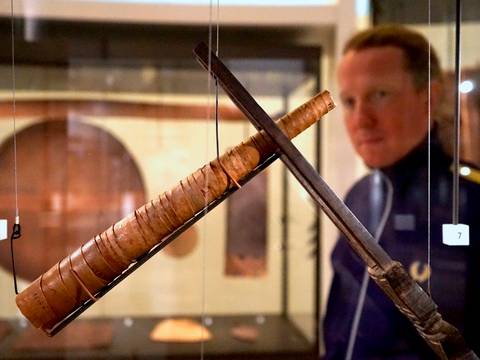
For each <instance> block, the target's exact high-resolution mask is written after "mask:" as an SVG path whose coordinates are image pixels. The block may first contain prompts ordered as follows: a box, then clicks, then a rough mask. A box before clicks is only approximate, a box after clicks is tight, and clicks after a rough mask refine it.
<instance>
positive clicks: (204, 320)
mask: <svg viewBox="0 0 480 360" xmlns="http://www.w3.org/2000/svg"><path fill="white" fill-rule="evenodd" d="M212 1H213V0H210V4H209V18H208V50H209V51H208V71H207V88H208V91H207V93H208V95H207V128H206V131H207V136H206V138H207V159H208V144H209V143H210V140H209V124H210V120H211V110H210V104H211V93H212V82H211V75H210V72H211V68H212V56H211V51H212V38H213V34H212V33H213V30H212V23H213V16H212V12H213V4H212ZM219 11H220V4H219V0H217V13H216V50H215V54H216V55H217V56H218V53H219V50H218V48H219V36H220V35H219ZM214 116H215V140H216V156H217V159H218V158H219V156H220V146H219V125H218V81H217V79H215V113H214ZM208 182H209V179H208V172H207V177H206V178H205V183H206V184H208ZM206 190H207V191H208V189H206ZM207 205H208V201H207V197H205V215H206V213H207V212H208V210H207ZM204 234H205V239H207V228H206V226H205V228H204ZM202 249H203V250H202V263H203V266H202V280H201V283H202V300H201V322H202V325H203V326H206V325H209V324H207V318H206V314H205V309H206V291H205V288H206V268H205V264H206V259H207V255H206V254H207V252H206V244H205V243H204V245H203V247H202ZM202 329H203V327H202ZM204 353H205V341H204V339H203V336H202V341H201V343H200V359H201V360H203V358H204Z"/></svg>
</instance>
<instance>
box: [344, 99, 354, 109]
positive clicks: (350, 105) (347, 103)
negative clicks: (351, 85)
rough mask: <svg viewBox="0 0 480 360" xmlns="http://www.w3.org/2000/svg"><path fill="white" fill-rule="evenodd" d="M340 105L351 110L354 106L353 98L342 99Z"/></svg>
mask: <svg viewBox="0 0 480 360" xmlns="http://www.w3.org/2000/svg"><path fill="white" fill-rule="evenodd" d="M342 105H343V106H344V107H345V108H348V109H351V108H353V106H354V105H355V100H354V99H353V98H348V97H347V98H342Z"/></svg>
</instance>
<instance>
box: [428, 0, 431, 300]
mask: <svg viewBox="0 0 480 360" xmlns="http://www.w3.org/2000/svg"><path fill="white" fill-rule="evenodd" d="M431 6H432V4H431V0H428V32H429V34H428V35H429V36H428V129H429V131H428V149H427V264H428V268H429V269H431V262H432V243H431V220H432V219H431V209H432V208H431V205H432V197H431V196H432V191H431V190H432V189H431V185H432V172H431V166H432V162H431V160H432V153H431V146H432V135H431V130H432V99H431V95H432V93H431V90H432V87H431V81H432V76H431V75H432V73H431V70H432V67H431V60H432V57H431V56H432V43H431V41H430V37H431V34H432V33H431V30H432V12H431V10H432V8H431ZM427 292H428V294H429V295H430V296H431V295H432V288H431V281H430V276H429V277H428V280H427Z"/></svg>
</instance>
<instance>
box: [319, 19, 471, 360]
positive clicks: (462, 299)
mask: <svg viewBox="0 0 480 360" xmlns="http://www.w3.org/2000/svg"><path fill="white" fill-rule="evenodd" d="M337 75H338V84H339V90H340V98H341V102H342V104H343V110H344V122H345V126H346V129H347V132H348V135H349V137H350V140H351V142H352V144H353V147H354V149H355V151H356V152H357V154H358V155H359V156H360V157H361V158H362V160H363V161H364V163H365V165H366V166H367V167H369V168H370V169H372V173H371V174H369V175H367V176H366V177H364V178H363V179H361V180H360V181H359V182H357V183H356V184H355V185H354V186H353V188H352V189H351V190H350V191H349V193H348V194H347V197H346V204H347V205H348V206H349V208H350V209H351V210H352V211H353V213H354V214H355V215H356V216H357V217H358V218H359V220H360V221H361V222H362V223H363V224H364V225H365V226H366V227H367V228H368V229H369V231H370V232H371V233H372V234H374V236H375V238H376V240H377V241H380V245H381V246H382V247H383V248H384V249H385V250H386V251H387V252H388V253H389V254H390V255H391V256H392V258H393V259H394V260H398V261H400V262H401V263H402V264H403V265H404V267H405V268H406V270H407V271H408V272H409V273H410V275H411V276H412V277H413V278H414V280H416V281H417V282H418V283H419V284H420V285H421V286H422V287H424V289H426V290H429V289H431V295H432V297H433V299H434V301H435V302H436V303H437V304H438V306H439V311H440V313H442V315H443V317H444V318H445V319H446V320H447V321H449V322H450V323H452V324H453V325H454V326H456V327H458V328H459V330H460V331H461V332H462V333H463V334H464V335H465V337H466V340H467V342H468V343H469V345H470V346H471V347H473V348H474V350H475V348H476V349H477V350H476V352H477V353H478V352H480V350H479V349H478V346H479V344H480V335H479V334H478V331H474V330H475V328H476V324H477V320H478V319H479V318H480V316H479V313H480V307H479V306H480V301H479V300H480V296H479V292H480V291H479V290H480V280H479V281H477V280H476V279H475V275H476V274H480V272H478V265H476V263H479V262H480V261H479V259H480V257H476V256H475V254H478V255H480V252H479V251H478V246H479V244H477V242H478V241H477V240H479V239H477V237H478V234H479V231H480V230H479V220H480V211H479V210H480V185H479V184H478V183H476V182H475V181H474V180H473V179H474V178H475V177H474V176H472V174H473V175H474V174H475V171H478V170H476V169H474V168H468V169H469V171H470V174H469V175H468V176H466V177H465V178H464V179H461V184H460V206H461V209H460V223H463V224H468V225H470V243H471V245H470V246H463V247H461V246H456V247H452V246H447V245H444V244H442V224H447V223H451V222H452V219H451V216H452V215H451V214H452V172H451V165H452V160H451V157H450V156H449V155H447V154H446V153H445V151H444V150H443V147H442V146H441V144H440V142H439V139H438V131H437V126H436V125H435V122H434V121H433V120H432V121H429V115H430V114H434V113H435V112H436V109H437V108H438V106H439V104H440V101H441V96H442V78H441V69H440V65H439V61H438V58H437V56H436V54H435V52H434V51H433V50H432V51H431V53H430V52H429V44H428V42H427V41H426V40H425V38H424V37H423V36H422V35H420V34H418V33H416V32H414V31H411V30H408V29H406V28H404V27H400V26H383V27H376V28H372V29H370V30H367V31H364V32H361V33H359V34H357V35H355V36H354V37H353V38H352V39H350V41H349V42H348V43H347V45H346V46H345V49H344V52H343V57H342V59H341V62H340V65H339V68H338V73H337ZM429 133H430V135H431V137H430V138H431V139H430V140H431V141H430V144H429V142H428V140H429V137H428V134H429ZM429 155H430V160H429ZM429 165H430V169H429ZM467 172H468V171H466V172H465V174H467ZM429 178H430V184H429V182H428V179H429ZM429 193H430V203H431V208H429V206H428V203H429V196H428V194H429ZM429 217H430V221H429ZM429 234H430V239H431V241H430V242H429V241H428V239H429ZM332 265H333V270H334V278H333V283H332V287H331V291H330V296H329V301H328V308H327V314H326V318H325V323H324V331H325V343H326V351H327V353H326V357H325V358H326V359H346V358H351V359H362V360H367V359H405V360H406V359H434V358H435V357H436V356H435V354H434V353H433V352H432V351H431V350H430V349H429V347H428V346H427V345H426V344H425V343H424V341H423V340H422V339H421V338H420V336H419V335H418V334H417V332H416V331H415V329H414V327H413V326H412V325H411V324H410V323H409V321H408V320H407V319H406V318H405V317H404V316H403V315H402V314H400V312H399V311H398V310H397V309H396V308H395V306H394V305H393V303H392V302H391V301H390V300H389V299H388V298H387V297H386V296H385V295H384V294H383V293H382V291H381V290H380V289H379V288H377V286H376V285H375V284H374V283H373V282H372V283H369V282H368V280H367V279H368V278H367V277H365V267H364V265H363V264H362V262H361V261H360V260H359V259H358V258H357V257H356V255H355V254H354V253H353V252H352V251H351V249H350V248H349V246H348V244H347V242H346V240H345V239H340V240H339V241H338V242H337V245H336V247H335V249H334V251H333V253H332ZM362 288H363V289H364V291H362ZM362 292H364V293H365V294H363V295H362ZM354 319H356V320H354Z"/></svg>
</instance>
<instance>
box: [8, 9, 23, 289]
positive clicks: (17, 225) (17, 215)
mask: <svg viewBox="0 0 480 360" xmlns="http://www.w3.org/2000/svg"><path fill="white" fill-rule="evenodd" d="M14 15H15V14H14V10H13V0H10V25H11V28H10V33H11V43H12V44H11V45H12V47H11V51H12V117H13V178H14V183H15V222H14V224H13V228H12V234H11V236H10V256H11V262H12V274H13V286H14V290H15V294H18V285H17V273H16V270H15V252H14V249H13V243H14V241H13V240H16V239H18V238H20V236H21V228H20V213H19V209H18V173H17V121H16V97H15V95H16V94H15V89H16V84H15V16H14Z"/></svg>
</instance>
